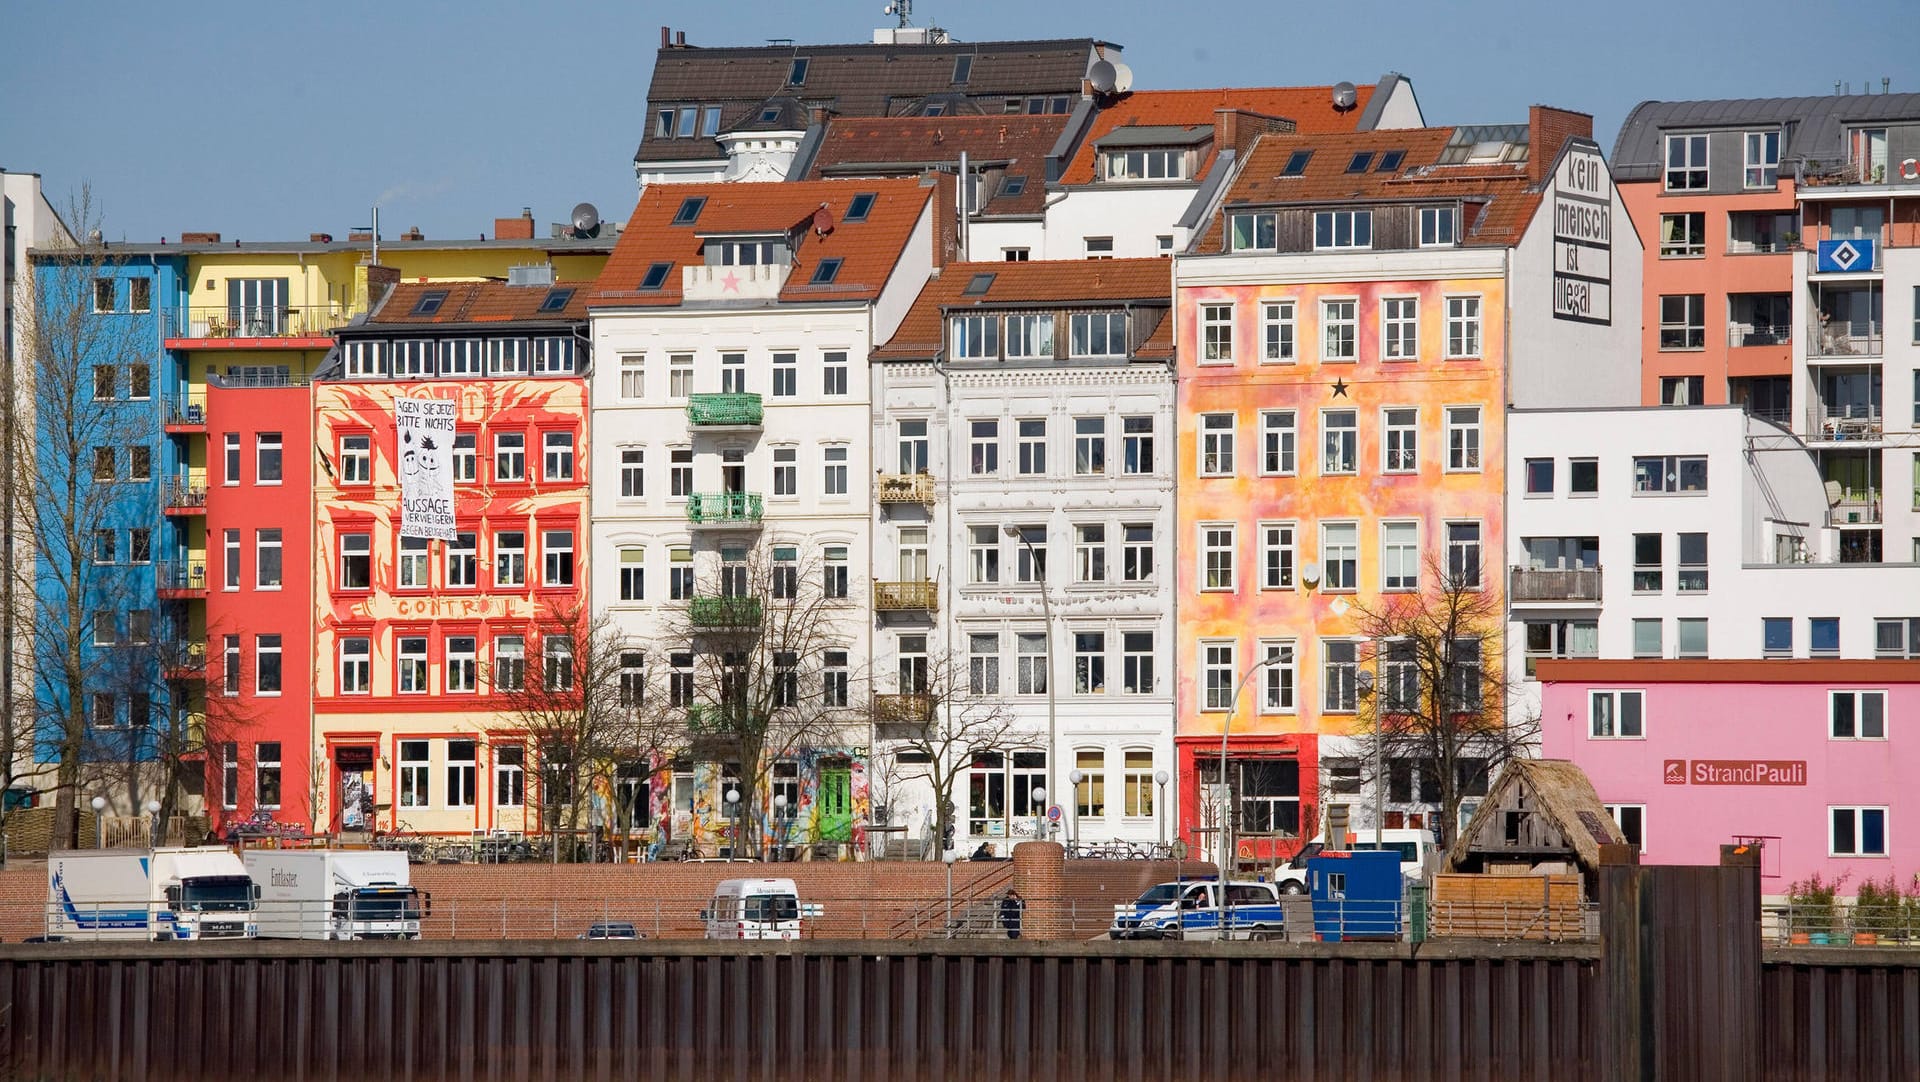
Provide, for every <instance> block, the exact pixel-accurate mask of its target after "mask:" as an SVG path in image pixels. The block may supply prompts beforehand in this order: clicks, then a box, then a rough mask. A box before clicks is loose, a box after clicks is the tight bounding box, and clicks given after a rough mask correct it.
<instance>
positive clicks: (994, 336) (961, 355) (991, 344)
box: [947, 314, 1000, 361]
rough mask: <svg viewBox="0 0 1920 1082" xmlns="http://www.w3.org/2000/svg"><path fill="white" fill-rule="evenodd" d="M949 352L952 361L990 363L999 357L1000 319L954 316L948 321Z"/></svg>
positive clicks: (987, 316) (989, 316)
mask: <svg viewBox="0 0 1920 1082" xmlns="http://www.w3.org/2000/svg"><path fill="white" fill-rule="evenodd" d="M947 325H948V327H949V328H950V334H949V337H950V338H951V339H952V342H951V344H950V345H949V347H948V348H949V350H950V351H951V352H952V354H953V357H954V359H956V360H963V361H992V360H998V359H999V357H1000V317H999V316H994V315H979V314H975V315H967V316H954V317H953V318H952V319H951V320H949V321H948V324H947Z"/></svg>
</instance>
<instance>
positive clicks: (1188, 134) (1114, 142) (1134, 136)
mask: <svg viewBox="0 0 1920 1082" xmlns="http://www.w3.org/2000/svg"><path fill="white" fill-rule="evenodd" d="M1211 138H1213V126H1212V125H1210V124H1198V125H1194V126H1192V127H1183V126H1181V125H1178V124H1142V125H1139V126H1138V127H1131V128H1115V129H1113V130H1112V131H1110V132H1108V133H1107V134H1105V135H1103V136H1101V137H1100V138H1098V139H1095V140H1094V141H1093V145H1094V146H1096V147H1099V148H1100V149H1101V150H1109V149H1112V148H1114V147H1176V146H1177V147H1185V146H1192V145H1194V144H1195V143H1204V142H1206V141H1207V140H1209V139H1211Z"/></svg>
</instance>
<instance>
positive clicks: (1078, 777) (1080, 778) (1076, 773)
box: [1067, 767, 1087, 845]
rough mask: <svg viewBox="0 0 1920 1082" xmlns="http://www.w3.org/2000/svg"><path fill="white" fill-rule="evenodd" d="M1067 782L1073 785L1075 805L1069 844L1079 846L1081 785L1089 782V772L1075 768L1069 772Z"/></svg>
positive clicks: (1068, 835) (1068, 839)
mask: <svg viewBox="0 0 1920 1082" xmlns="http://www.w3.org/2000/svg"><path fill="white" fill-rule="evenodd" d="M1067 780H1068V781H1070V782H1072V783H1073V803H1072V807H1073V811H1072V812H1071V813H1070V814H1072V816H1073V819H1072V821H1071V823H1070V826H1071V829H1070V830H1068V831H1067V842H1068V844H1070V845H1079V844H1080V783H1081V782H1084V781H1086V780H1087V772H1086V771H1084V770H1081V769H1080V768H1079V767H1074V768H1073V769H1072V770H1070V771H1068V772H1067Z"/></svg>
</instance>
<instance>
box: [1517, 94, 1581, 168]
mask: <svg viewBox="0 0 1920 1082" xmlns="http://www.w3.org/2000/svg"><path fill="white" fill-rule="evenodd" d="M1575 138H1579V139H1591V138H1593V117H1591V116H1589V115H1588V114H1586V113H1576V112H1574V111H1573V110H1571V109H1555V108H1554V107H1552V106H1551V105H1535V106H1532V107H1530V108H1529V109H1528V110H1527V182H1528V183H1529V184H1536V185H1537V184H1542V183H1544V182H1545V181H1546V179H1547V172H1548V170H1550V169H1552V168H1553V159H1554V158H1556V157H1558V156H1559V154H1560V148H1561V147H1563V146H1566V145H1567V140H1569V139H1575Z"/></svg>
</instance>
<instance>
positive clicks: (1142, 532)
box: [1120, 523, 1153, 582]
mask: <svg viewBox="0 0 1920 1082" xmlns="http://www.w3.org/2000/svg"><path fill="white" fill-rule="evenodd" d="M1120 578H1121V580H1122V581H1124V582H1152V581H1153V527H1152V526H1148V525H1145V524H1142V523H1128V524H1127V525H1124V526H1122V527H1120Z"/></svg>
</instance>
